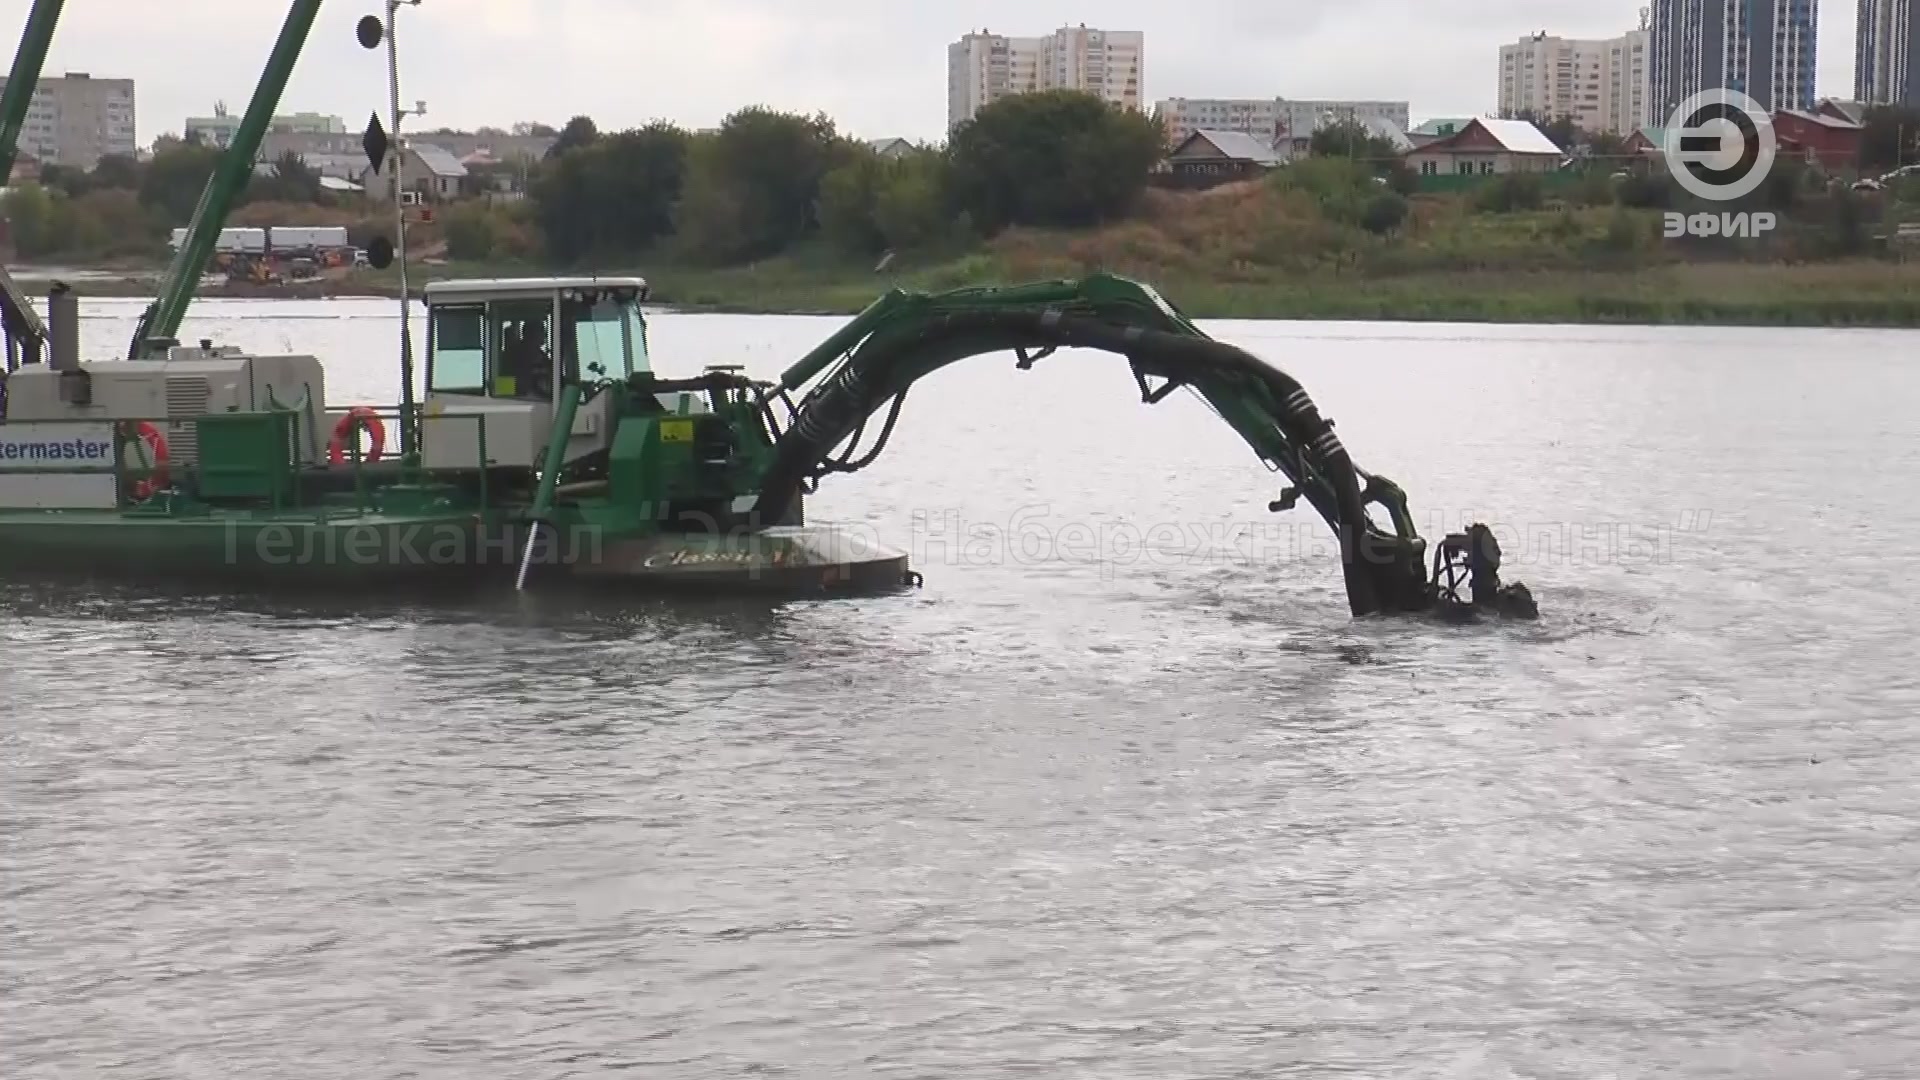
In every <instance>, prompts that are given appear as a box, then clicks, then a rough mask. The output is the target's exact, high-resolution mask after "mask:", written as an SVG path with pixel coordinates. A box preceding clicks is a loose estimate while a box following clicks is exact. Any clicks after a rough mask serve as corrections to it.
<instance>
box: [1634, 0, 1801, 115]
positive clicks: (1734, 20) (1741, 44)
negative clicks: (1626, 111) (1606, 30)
mask: <svg viewBox="0 0 1920 1080" xmlns="http://www.w3.org/2000/svg"><path fill="white" fill-rule="evenodd" d="M1816 7H1817V5H1816V2H1815V0H1653V7H1652V9H1651V12H1652V23H1651V37H1650V39H1649V46H1648V56H1647V60H1648V67H1649V69H1650V80H1651V84H1652V92H1651V96H1650V98H1649V101H1648V109H1649V111H1651V113H1652V114H1653V115H1652V117H1651V118H1650V121H1649V122H1650V123H1653V124H1655V125H1656V126H1658V125H1662V124H1665V122H1666V119H1667V117H1668V116H1669V115H1670V114H1671V113H1672V112H1673V110H1674V109H1676V108H1678V107H1679V105H1680V103H1681V102H1682V101H1685V100H1687V99H1688V98H1690V97H1692V96H1693V95H1695V94H1698V93H1701V92H1703V91H1707V90H1716V89H1722V88H1724V89H1729V90H1738V91H1740V92H1741V93H1744V94H1746V95H1747V96H1749V97H1751V98H1753V99H1754V100H1755V101H1756V102H1758V103H1759V104H1760V106H1761V108H1764V109H1768V110H1775V109H1799V110H1802V111H1805V110H1811V109H1812V108H1813V104H1814V93H1813V82H1814V67H1815V63H1816V56H1815V43H1816V40H1817V38H1818V13H1817V11H1816Z"/></svg>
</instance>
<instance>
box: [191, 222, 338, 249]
mask: <svg viewBox="0 0 1920 1080" xmlns="http://www.w3.org/2000/svg"><path fill="white" fill-rule="evenodd" d="M186 242H187V230H185V229H175V230H173V249H174V250H175V251H178V250H180V245H182V244H184V243H186ZM349 246H350V245H349V244H348V243H347V229H346V226H344V225H274V226H272V227H270V228H260V229H221V230H220V235H219V237H218V238H216V239H215V240H214V242H213V250H214V252H215V253H216V254H220V255H229V256H231V255H258V256H264V255H268V254H274V255H293V254H302V255H309V254H314V253H318V252H323V251H340V250H344V249H346V248H348V247H349Z"/></svg>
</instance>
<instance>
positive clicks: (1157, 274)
mask: <svg viewBox="0 0 1920 1080" xmlns="http://www.w3.org/2000/svg"><path fill="white" fill-rule="evenodd" d="M1659 231H1660V229H1659V215H1658V214H1657V213H1655V212H1652V211H1636V210H1627V209H1623V208H1619V207H1614V206H1580V205H1559V206H1545V207H1542V208H1539V209H1536V210H1521V211H1509V212H1501V213H1487V212H1482V211H1480V210H1478V209H1476V207H1475V206H1474V204H1472V203H1471V202H1468V201H1466V200H1463V199H1459V198H1433V199H1427V198H1421V199H1416V200H1414V201H1413V203H1412V205H1411V208H1410V212H1409V213H1408V215H1407V218H1406V220H1405V222H1404V224H1403V225H1401V226H1399V227H1396V228H1395V229H1393V230H1391V231H1390V232H1388V233H1386V234H1381V235H1375V234H1372V233H1369V232H1368V231H1366V230H1365V229H1363V228H1360V227H1358V226H1355V225H1353V224H1352V223H1351V222H1349V221H1346V220H1343V219H1342V218H1341V217H1340V216H1339V215H1338V214H1335V213H1332V212H1330V211H1328V210H1327V209H1326V206H1325V205H1324V200H1319V201H1316V200H1315V199H1313V198H1308V197H1306V196H1305V195H1303V194H1302V193H1301V192H1299V191H1294V190H1288V189H1284V188H1280V187H1278V186H1277V185H1275V184H1273V183H1256V184H1247V185H1235V186H1233V187H1230V188H1226V189H1219V190H1216V191H1213V192H1208V193H1204V194H1198V195H1173V194H1166V193H1151V194H1150V197H1149V198H1148V200H1147V201H1146V204H1145V205H1144V206H1143V207H1142V209H1141V211H1140V213H1139V214H1137V215H1136V216H1135V217H1133V218H1131V219H1129V220H1126V221H1124V222H1120V223H1117V224H1115V225H1111V226H1108V227H1105V228H1100V229H1091V230H1079V231H1045V230H1024V229H1014V230H1009V231H1007V232H1005V233H1002V234H1001V235H999V236H997V237H995V238H993V239H992V240H990V241H986V242H983V243H976V244H975V245H973V246H971V247H970V248H967V249H964V250H959V251H952V252H948V253H944V254H921V255H917V256H909V257H905V258H902V259H899V260H895V261H894V262H892V263H890V264H889V266H888V269H887V270H886V271H885V272H877V271H876V270H875V269H874V261H873V260H872V259H871V258H870V257H852V256H847V255H844V254H839V253H836V252H835V251H834V250H833V249H831V248H829V247H827V246H826V245H824V244H819V243H815V244H808V245H803V246H801V247H798V248H796V249H794V250H792V251H791V252H789V253H787V254H783V255H780V256H778V257H775V258H771V259H766V260H763V261H760V262H758V263H755V264H752V265H749V266H740V267H729V268H714V267H706V266H701V265H698V264H696V263H694V262H692V261H690V260H687V259H685V258H681V257H678V256H677V255H676V253H675V252H674V251H673V250H672V249H671V248H668V249H665V250H662V251H661V252H659V253H657V254H655V255H653V256H642V257H638V258H636V259H634V260H632V262H631V263H630V264H628V265H601V266H597V267H594V268H593V270H595V271H597V272H600V273H608V274H614V273H630V274H639V275H641V276H643V277H645V278H647V280H648V281H650V282H651V283H652V284H653V286H654V296H655V298H656V299H657V300H658V301H659V302H660V303H662V304H665V305H668V306H671V307H675V308H679V309H683V310H704V311H724V312H739V313H798V312H804V313H827V314H838V315H847V314H852V313H854V312H857V311H859V310H860V309H861V308H862V307H864V306H866V305H867V304H868V303H870V302H872V301H873V299H874V298H875V297H877V296H879V295H880V294H881V293H883V292H885V291H886V290H888V289H890V288H896V287H897V288H905V289H910V290H930V291H939V290H946V289H956V288H966V287H974V286H991V285H1004V284H1014V283H1020V282H1028V281H1036V280H1045V279H1053V278H1073V277H1081V276H1084V275H1086V274H1089V273H1094V272H1098V271H1103V270H1104V271H1109V272H1113V273H1118V274H1123V275H1126V276H1129V277H1133V278H1135V279H1138V280H1141V281H1146V282H1149V283H1151V284H1152V285H1154V286H1155V287H1156V288H1158V289H1159V290H1160V291H1161V293H1162V294H1164V295H1165V296H1166V297H1167V298H1168V299H1170V300H1171V301H1172V302H1173V303H1174V304H1176V305H1178V306H1179V307H1180V308H1182V309H1183V310H1185V311H1187V312H1188V313H1190V314H1191V315H1193V316H1195V317H1197V318H1248V319H1256V318H1272V319H1354V320H1404V321H1435V320H1441V321H1458V322H1532V323H1639V324H1696V325H1755V326H1787V325H1796V326H1892V327H1920V260H1910V261H1904V262H1902V261H1895V260H1890V259H1886V258H1879V257H1865V256H1856V257H1853V258H1846V259H1839V258H1822V259H1805V258H1799V259H1796V260H1795V261H1772V262H1768V261H1762V260H1761V259H1760V258H1757V257H1755V256H1756V252H1755V250H1754V249H1752V248H1737V247H1736V248H1732V249H1727V248H1723V249H1721V250H1719V251H1717V252H1701V251H1689V250H1687V249H1683V248H1681V247H1679V246H1677V245H1676V244H1675V243H1673V242H1669V241H1665V240H1663V239H1661V237H1660V235H1659ZM1788 239H1790V240H1791V239H1796V238H1793V237H1789V238H1788ZM1797 239H1798V240H1799V242H1800V243H1801V246H1802V247H1803V248H1804V247H1806V246H1807V243H1806V237H1805V236H1804V235H1802V236H1800V237H1798V238H1797ZM1815 239H1818V237H1815ZM1763 250H1777V251H1778V252H1779V255H1778V256H1777V257H1779V258H1781V259H1783V260H1784V259H1786V258H1789V257H1792V256H1794V255H1796V254H1797V252H1798V251H1799V250H1800V249H1798V248H1796V247H1794V246H1793V245H1792V244H1788V245H1784V246H1781V247H1779V248H1777V249H1763ZM1709 256H1712V257H1709ZM161 269H162V268H161V267H158V266H154V265H145V266H142V265H139V264H126V263H123V264H121V265H120V266H118V267H116V268H114V271H113V276H112V277H110V278H108V277H91V278H89V279H87V280H83V281H80V282H76V285H77V287H78V288H79V289H80V291H81V292H82V293H83V294H84V295H94V296H110V295H117V296H150V295H152V293H153V291H154V289H155V283H156V282H157V280H158V277H159V273H160V270H161ZM563 272H569V271H565V270H561V269H559V268H555V267H552V266H547V265H544V264H540V263H533V262H519V263H509V262H499V261H492V262H446V263H436V264H432V265H428V264H420V265H415V266H412V267H411V269H410V279H411V281H412V282H413V283H414V284H415V285H416V286H417V285H418V284H420V283H422V282H425V281H428V280H432V279H434V278H444V277H501V276H529V275H546V274H554V273H563ZM572 272H586V271H584V270H575V271H572ZM14 273H15V277H16V278H17V279H19V280H21V281H22V283H23V284H29V287H31V288H33V289H34V290H35V291H40V290H41V289H42V288H43V287H44V284H45V281H44V278H45V275H44V274H39V273H36V272H35V271H33V270H30V269H21V270H16V271H15V272H14ZM398 281H399V275H398V273H397V271H396V270H394V269H392V268H389V269H388V270H385V271H379V272H375V271H360V272H357V273H353V274H349V275H345V276H343V277H340V278H338V279H335V280H330V281H325V282H314V283H306V284H302V285H297V286H287V287H268V286H260V285H238V286H234V285H225V284H222V285H219V286H215V287H209V288H207V289H205V290H203V291H202V293H201V295H202V296H204V297H209V298H213V297H262V298H271V297H289V298H300V297H319V296H391V295H394V294H395V293H396V291H397V286H398Z"/></svg>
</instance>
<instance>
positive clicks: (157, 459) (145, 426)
mask: <svg viewBox="0 0 1920 1080" xmlns="http://www.w3.org/2000/svg"><path fill="white" fill-rule="evenodd" d="M133 434H134V437H135V438H137V439H139V440H140V441H141V442H143V443H146V444H147V452H148V453H150V454H152V455H153V475H152V476H149V477H147V478H146V479H144V480H136V481H134V484H133V497H134V498H135V499H136V500H138V501H140V502H145V501H147V500H148V499H151V498H153V495H154V493H155V492H157V491H164V490H165V489H166V488H167V486H168V484H169V480H168V477H167V437H166V436H165V435H162V434H161V433H160V429H159V428H157V427H154V426H153V424H151V423H149V422H148V421H145V420H142V421H140V422H139V423H138V424H136V425H134V428H133Z"/></svg>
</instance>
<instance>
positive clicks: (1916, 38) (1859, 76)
mask: <svg viewBox="0 0 1920 1080" xmlns="http://www.w3.org/2000/svg"><path fill="white" fill-rule="evenodd" d="M1853 97H1854V100H1856V101H1862V102H1865V103H1867V104H1869V105H1905V106H1907V107H1909V108H1916V109H1920V0H1860V16H1859V21H1858V22H1857V23H1856V24H1855V27H1854V61H1853Z"/></svg>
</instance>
